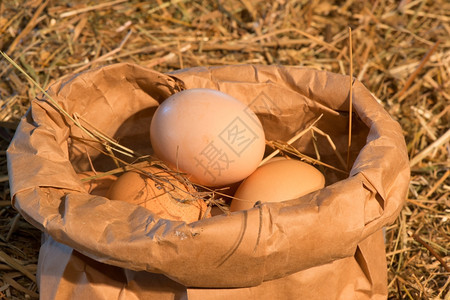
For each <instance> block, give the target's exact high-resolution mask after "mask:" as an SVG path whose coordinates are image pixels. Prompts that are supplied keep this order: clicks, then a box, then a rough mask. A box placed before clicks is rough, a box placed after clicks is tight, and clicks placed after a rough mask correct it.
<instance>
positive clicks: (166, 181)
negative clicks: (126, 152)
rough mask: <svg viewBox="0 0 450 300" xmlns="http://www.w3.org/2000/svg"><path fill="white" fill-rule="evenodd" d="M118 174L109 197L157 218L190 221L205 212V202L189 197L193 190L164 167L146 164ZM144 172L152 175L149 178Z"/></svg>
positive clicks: (109, 191) (198, 217)
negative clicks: (141, 209) (138, 207)
mask: <svg viewBox="0 0 450 300" xmlns="http://www.w3.org/2000/svg"><path fill="white" fill-rule="evenodd" d="M143 171H144V172H141V171H138V170H133V171H127V172H125V173H124V174H123V175H121V176H120V177H119V178H118V179H117V180H116V181H115V182H114V184H113V185H111V187H110V189H109V190H108V193H107V197H108V198H109V199H111V200H122V201H127V202H129V203H132V204H136V205H140V206H142V207H145V208H146V209H148V210H150V211H152V212H153V213H155V214H156V215H158V216H159V217H160V218H163V219H169V220H174V221H184V222H186V223H191V222H195V221H198V220H199V219H201V218H202V217H203V216H205V213H206V211H207V204H206V203H205V202H204V201H203V200H202V199H199V198H195V197H193V196H192V192H194V191H193V189H192V188H189V187H188V185H185V184H184V183H182V182H180V181H179V180H178V179H176V178H175V177H174V176H173V175H172V174H170V173H168V172H165V171H164V170H161V169H158V168H155V167H148V168H145V169H143ZM145 172H149V173H151V174H153V175H154V176H152V177H153V178H157V179H155V180H154V179H152V178H150V177H149V176H148V175H146V173H145Z"/></svg>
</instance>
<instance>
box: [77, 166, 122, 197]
mask: <svg viewBox="0 0 450 300" xmlns="http://www.w3.org/2000/svg"><path fill="white" fill-rule="evenodd" d="M77 175H78V177H79V178H80V179H84V178H89V177H93V178H92V179H90V180H87V181H83V185H84V188H85V189H86V191H87V192H88V193H89V194H91V195H96V196H102V197H105V196H106V194H107V193H108V190H109V188H110V186H111V185H112V184H113V183H114V181H116V180H117V176H115V175H104V174H102V173H96V172H93V171H86V172H81V173H78V174H77Z"/></svg>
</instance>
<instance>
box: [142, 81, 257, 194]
mask: <svg viewBox="0 0 450 300" xmlns="http://www.w3.org/2000/svg"><path fill="white" fill-rule="evenodd" d="M150 139H151V143H152V148H153V150H154V152H155V155H156V156H157V157H158V158H159V159H161V160H162V161H164V162H165V163H166V164H167V165H168V166H170V167H171V168H173V169H174V170H179V171H181V172H184V173H186V176H187V177H188V179H189V180H190V181H191V182H195V183H197V184H201V185H205V186H213V187H218V186H223V185H227V184H231V183H234V182H238V181H241V180H243V179H244V178H246V177H247V176H248V175H250V174H251V173H252V172H253V171H254V170H255V169H256V168H257V167H258V165H259V163H260V162H261V159H262V158H263V155H264V150H265V135H264V130H263V127H262V125H261V122H260V121H259V119H258V117H257V116H256V115H255V114H254V113H253V111H252V110H251V109H250V108H249V107H248V106H247V105H245V104H244V103H243V102H240V101H239V100H237V99H235V98H233V97H232V96H230V95H227V94H225V93H222V92H220V91H217V90H212V89H206V88H196V89H188V90H184V91H181V92H178V93H175V94H173V95H172V96H170V97H169V98H167V99H166V100H164V102H163V103H161V105H160V106H159V107H158V109H157V110H156V112H155V114H154V116H153V118H152V122H151V126H150Z"/></svg>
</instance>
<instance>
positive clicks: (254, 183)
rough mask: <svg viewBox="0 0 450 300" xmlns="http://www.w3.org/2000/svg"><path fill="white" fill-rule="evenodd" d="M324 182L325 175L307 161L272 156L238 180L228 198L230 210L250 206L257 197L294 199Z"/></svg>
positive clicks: (263, 200)
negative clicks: (271, 159)
mask: <svg viewBox="0 0 450 300" xmlns="http://www.w3.org/2000/svg"><path fill="white" fill-rule="evenodd" d="M324 186H325V177H324V176H323V174H322V173H321V172H320V171H319V170H317V169H316V168H315V167H313V166H311V165H310V164H307V163H305V162H302V161H299V160H296V159H275V160H273V161H269V162H267V163H265V164H263V165H262V166H260V167H259V168H258V169H256V171H255V172H253V173H252V174H251V175H250V176H249V177H247V178H246V179H245V180H244V181H243V182H242V184H241V185H240V186H239V188H238V189H237V191H236V193H235V195H234V197H235V199H233V200H232V201H231V205H230V211H237V210H245V209H250V208H252V207H253V206H254V204H255V203H256V202H257V201H261V202H282V201H286V200H290V199H295V198H298V197H301V196H303V195H306V194H308V193H310V192H313V191H316V190H319V189H321V188H323V187H324ZM239 199H241V200H239Z"/></svg>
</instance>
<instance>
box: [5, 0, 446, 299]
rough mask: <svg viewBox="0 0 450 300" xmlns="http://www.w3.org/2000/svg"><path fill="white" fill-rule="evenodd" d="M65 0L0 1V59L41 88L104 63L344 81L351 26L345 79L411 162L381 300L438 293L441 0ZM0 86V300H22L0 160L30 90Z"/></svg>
mask: <svg viewBox="0 0 450 300" xmlns="http://www.w3.org/2000/svg"><path fill="white" fill-rule="evenodd" d="M76 3H77V4H72V2H71V1H63V0H54V1H48V0H45V1H44V0H28V1H24V3H21V4H20V5H19V2H18V1H0V50H1V51H4V52H6V53H7V54H8V55H9V56H11V57H12V59H13V60H14V61H16V62H18V63H19V64H20V65H21V67H22V68H23V69H24V70H25V71H26V72H27V73H28V74H29V75H30V76H31V77H32V78H33V79H34V80H35V81H36V82H37V83H39V84H40V85H41V86H44V87H45V86H48V84H50V83H51V82H53V81H54V80H56V79H58V78H61V77H62V76H65V75H68V74H72V73H74V72H79V71H82V70H87V69H89V68H94V67H97V66H101V65H106V64H110V63H115V62H132V63H138V64H140V65H143V66H148V67H152V68H154V69H155V70H157V71H161V72H167V71H172V70H177V69H180V68H186V67H191V66H206V65H230V64H243V63H251V64H283V65H297V66H307V67H311V68H315V69H321V70H327V71H332V72H336V73H343V74H346V73H348V70H350V58H349V55H348V53H349V47H348V45H349V43H348V39H349V30H348V28H349V27H351V28H352V30H351V32H352V40H353V41H352V44H353V49H352V51H353V53H352V56H353V60H352V63H353V66H352V70H353V74H354V76H355V77H356V78H357V79H358V80H360V81H362V82H363V83H364V84H365V86H366V87H367V88H368V89H369V90H370V91H372V93H373V94H374V96H375V97H376V98H377V99H378V100H379V102H380V103H381V104H382V105H383V106H384V107H385V109H386V110H387V111H389V112H390V113H391V115H392V116H393V118H394V119H396V120H398V121H399V122H400V124H401V125H402V127H403V129H404V134H405V138H406V141H407V146H408V151H409V154H410V158H411V167H412V177H411V184H410V193H409V195H408V200H407V204H406V206H405V209H404V210H403V211H402V213H401V215H400V217H399V218H398V219H397V221H396V222H395V223H394V224H392V225H391V226H389V227H388V228H387V232H386V237H387V241H388V244H387V263H388V267H389V297H390V298H391V299H443V298H445V297H449V296H450V294H449V293H450V279H448V278H449V274H450V272H449V271H448V267H449V265H450V261H449V253H448V252H449V249H450V240H449V236H450V228H449V217H448V215H449V212H450V207H449V205H450V202H449V198H450V188H449V186H450V176H449V171H448V170H449V164H450V158H449V152H450V146H449V140H450V136H449V125H448V124H449V121H450V113H449V112H450V109H449V103H450V90H449V85H450V51H449V48H450V40H449V39H448V36H449V35H450V26H449V21H450V4H449V3H448V1H445V0H436V1H418V0H410V1H409V0H403V1H399V2H397V1H387V0H375V1H353V0H346V1H311V2H310V1H286V0H276V1H272V2H269V1H237V0H228V1H202V2H201V1H190V0H174V1H170V2H163V1H149V2H140V1H137V0H136V1H135V0H131V1H121V0H116V1H108V2H103V3H100V4H98V3H94V2H93V1H87V0H84V1H77V2H76ZM0 77H1V80H0V105H1V110H0V147H1V148H0V197H1V198H0V245H1V252H0V254H1V255H0V298H2V297H10V298H12V299H23V298H25V297H27V298H33V297H36V296H37V289H36V284H35V282H34V280H33V277H32V276H34V274H35V271H36V262H37V255H38V250H39V243H40V234H39V232H38V231H37V230H36V229H34V228H33V227H32V226H30V225H28V223H26V222H25V221H24V220H23V219H22V218H21V217H20V216H18V215H17V212H15V211H14V209H12V208H11V206H10V198H9V187H8V174H7V169H6V156H5V150H6V148H7V146H8V144H9V142H10V140H11V138H12V136H13V134H14V129H15V128H16V126H17V123H18V121H19V119H20V117H21V116H23V114H24V113H25V111H26V109H27V108H28V105H29V99H31V98H33V97H35V96H36V95H37V94H39V90H38V89H37V88H36V87H35V86H34V85H33V84H31V83H29V81H27V80H26V79H25V78H24V77H23V75H21V74H20V73H19V72H18V71H17V70H15V69H14V68H13V67H12V66H11V65H10V64H9V63H8V62H7V61H6V60H5V59H1V60H0ZM8 262H9V263H8ZM29 273H31V275H32V276H31V278H30V276H29V275H30V274H29ZM27 274H28V275H27Z"/></svg>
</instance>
